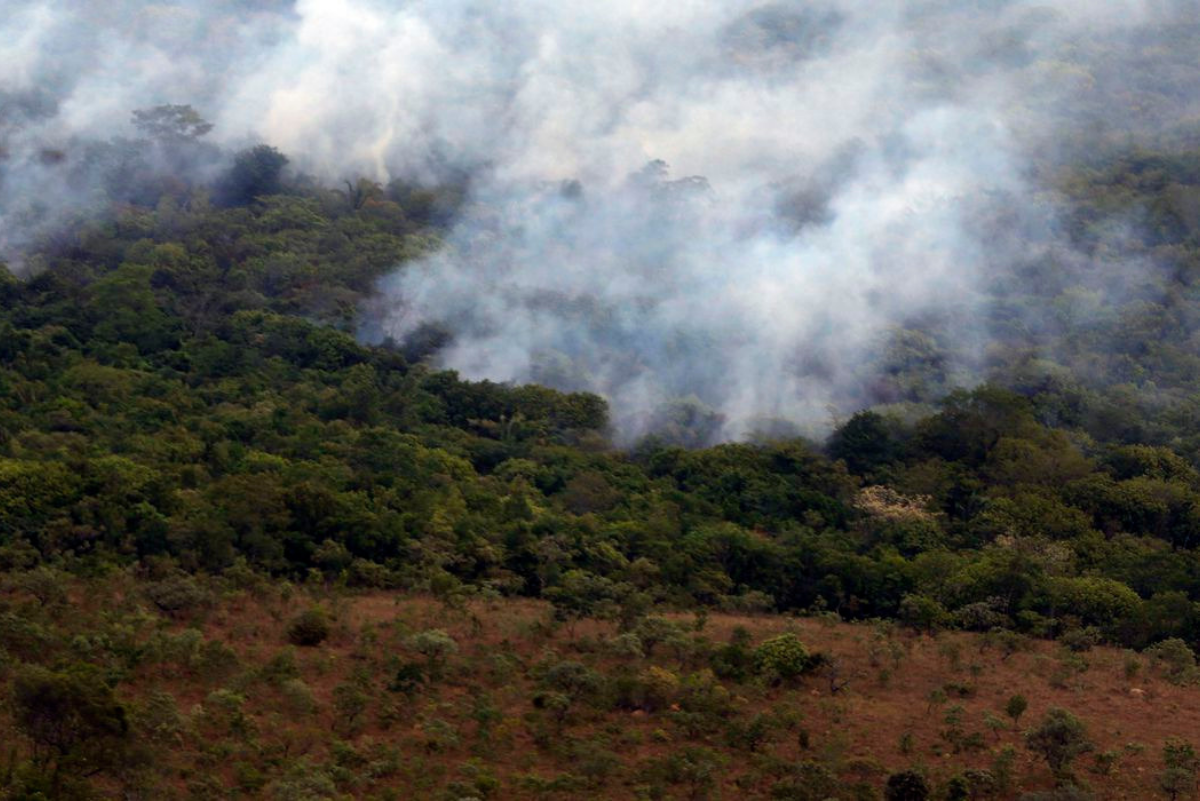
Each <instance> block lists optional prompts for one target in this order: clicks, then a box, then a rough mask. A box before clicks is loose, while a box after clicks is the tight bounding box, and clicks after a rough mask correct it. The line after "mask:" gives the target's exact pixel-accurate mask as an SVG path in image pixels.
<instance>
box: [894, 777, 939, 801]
mask: <svg viewBox="0 0 1200 801" xmlns="http://www.w3.org/2000/svg"><path fill="white" fill-rule="evenodd" d="M883 797H884V798H885V799H887V801H925V800H926V799H927V798H929V782H927V781H925V777H924V776H922V775H921V774H920V773H918V772H917V771H915V770H902V771H900V772H899V773H893V774H892V775H891V776H888V780H887V784H886V785H884V788H883Z"/></svg>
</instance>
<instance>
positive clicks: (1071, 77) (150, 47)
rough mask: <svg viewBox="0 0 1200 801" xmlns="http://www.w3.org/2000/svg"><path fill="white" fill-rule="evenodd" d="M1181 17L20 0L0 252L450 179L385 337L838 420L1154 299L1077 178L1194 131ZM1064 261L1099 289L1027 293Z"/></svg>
mask: <svg viewBox="0 0 1200 801" xmlns="http://www.w3.org/2000/svg"><path fill="white" fill-rule="evenodd" d="M1190 5H1191V4H1189V3H1186V2H1167V1H1164V2H1134V1H1133V0H1120V1H1119V2H1106V3H1103V4H1096V3H1089V2H1081V1H1080V0H1057V2H1048V3H1047V2H1043V3H1034V2H1020V1H1018V0H1012V1H1006V0H993V1H991V2H969V3H950V2H941V1H940V0H924V1H919V0H893V1H892V2H884V3H870V4H862V3H849V2H836V1H831V2H775V3H753V2H732V0H713V1H710V2H700V1H697V2H686V3H673V4H667V5H662V6H653V7H647V5H646V4H644V3H607V4H603V6H602V7H598V6H596V4H592V3H583V2H566V3H562V2H559V3H544V2H527V3H518V4H503V5H501V6H498V5H496V4H492V3H474V2H464V1H463V0H455V1H454V2H407V3H400V4H395V3H381V2H379V3H377V2H368V1H367V0H302V1H301V2H296V3H253V4H250V3H236V2H222V3H199V2H179V3H161V4H147V3H134V2H116V3H106V4H83V5H81V4H78V3H69V2H57V3H56V2H36V3H34V2H17V3H15V4H14V5H13V7H12V13H10V14H8V15H7V19H6V21H4V22H0V33H2V34H3V40H4V41H5V42H7V43H8V44H6V46H5V47H6V50H5V52H4V53H3V59H4V63H5V64H6V66H7V67H8V69H6V70H5V73H4V76H3V77H2V78H0V107H2V109H3V115H2V116H3V121H2V122H0V152H2V153H3V159H2V160H0V170H2V181H3V189H4V199H3V201H0V246H4V249H5V250H6V251H8V252H9V253H10V254H13V255H10V256H9V258H10V260H11V261H12V262H13V263H14V264H19V262H20V258H19V255H16V254H19V251H20V249H21V247H22V246H23V245H25V244H28V242H29V241H30V236H31V233H32V232H35V231H49V230H52V229H53V227H54V226H56V225H60V224H61V223H62V222H63V221H64V220H65V219H68V218H69V217H70V215H72V214H85V213H89V214H90V213H92V212H93V210H94V209H95V208H96V207H97V205H98V204H102V203H103V202H105V201H108V200H112V199H116V200H119V201H126V202H135V203H142V204H147V203H149V204H151V205H153V203H154V202H155V201H156V200H157V198H158V197H161V196H162V195H163V194H164V193H166V194H169V193H170V192H171V191H173V190H172V186H171V184H172V181H176V180H178V179H179V177H180V176H185V177H186V178H187V179H188V180H192V181H196V182H200V183H206V184H208V185H210V186H212V188H213V189H212V197H213V199H214V200H216V201H217V202H218V203H225V204H236V203H246V202H250V201H251V200H252V199H253V197H254V196H255V195H256V193H258V194H270V193H272V192H273V191H275V190H277V189H278V188H279V185H278V178H279V175H280V170H281V169H282V167H283V162H282V161H280V159H284V158H286V159H288V160H290V167H292V168H294V169H295V170H296V171H297V174H310V175H314V176H316V179H317V180H318V181H323V182H325V183H327V184H329V185H335V186H336V185H338V184H339V183H340V182H342V181H343V180H345V179H347V178H349V179H351V182H353V181H354V180H356V179H357V176H360V175H365V176H367V177H368V178H370V179H372V180H375V181H378V182H380V184H386V183H387V182H389V181H392V180H394V179H401V180H403V181H405V182H408V183H411V184H413V185H432V184H435V183H444V182H447V181H451V182H454V183H457V184H459V185H462V186H467V187H469V192H468V195H467V198H466V200H467V202H466V203H465V205H463V206H462V207H461V209H460V210H459V213H458V214H457V215H456V217H455V218H454V221H453V224H452V225H451V227H450V230H449V231H448V233H447V235H446V245H445V247H444V248H442V249H440V250H439V251H437V252H436V253H434V254H433V255H431V256H429V257H427V258H426V259H424V260H422V261H419V262H416V263H409V264H404V265H397V269H396V271H395V272H394V273H393V274H392V276H391V277H389V278H388V279H387V280H385V281H384V282H382V283H381V284H380V288H379V292H378V295H377V297H376V298H375V299H374V301H373V302H372V303H371V304H369V305H368V307H367V313H366V314H365V315H364V316H363V318H362V320H361V328H360V334H361V335H362V336H363V337H364V338H365V339H367V340H369V341H381V340H383V339H385V338H391V339H393V340H395V341H397V342H399V343H401V344H406V347H407V348H409V349H410V350H411V349H412V348H416V349H417V350H420V351H422V352H425V353H427V354H428V355H429V356H431V358H433V359H434V360H435V361H436V362H437V363H438V364H440V365H442V366H445V367H448V368H452V369H456V370H458V371H459V372H460V373H462V374H463V375H464V376H466V377H468V378H490V379H493V380H501V381H517V382H525V381H537V382H540V383H545V384H547V385H550V386H554V387H558V388H562V389H570V390H576V389H587V390H592V391H596V392H599V393H601V394H603V395H605V396H606V397H608V398H609V399H610V401H611V404H612V410H613V411H612V417H613V421H614V424H615V426H616V430H617V433H618V435H619V436H620V437H621V438H623V439H624V440H626V441H629V440H631V439H633V438H635V437H637V436H638V435H641V434H644V433H647V432H649V431H654V430H658V431H662V430H667V431H674V432H676V436H677V438H678V439H680V440H681V441H687V442H690V443H693V444H704V443H706V442H711V441H715V440H721V439H728V438H742V437H746V436H748V435H751V434H753V433H755V432H767V433H775V434H778V433H788V432H796V431H802V432H805V433H817V434H819V433H824V431H825V430H826V427H827V426H828V425H829V424H830V423H831V410H833V413H834V414H838V413H848V412H850V411H853V410H855V409H858V408H862V407H864V406H869V405H873V404H880V403H885V404H886V403H927V402H932V401H934V400H936V399H937V398H939V397H940V396H941V395H942V394H944V393H945V392H946V391H947V390H948V389H950V388H952V387H953V386H956V385H971V384H973V383H976V382H977V381H979V380H981V378H984V377H987V376H989V375H991V374H992V373H993V372H994V371H995V370H997V369H1004V368H1007V367H1009V366H1010V365H997V364H995V363H994V360H991V359H990V358H989V347H988V345H989V343H990V342H993V341H994V340H995V339H996V338H997V337H1001V338H1003V337H1008V336H1010V335H1011V333H1012V331H1013V329H1014V328H1019V329H1021V330H1022V331H1026V332H1027V331H1029V330H1031V329H1032V330H1042V329H1045V328H1046V326H1048V325H1049V326H1050V327H1051V328H1055V327H1056V326H1059V323H1058V322H1057V319H1058V318H1057V317H1055V315H1056V314H1057V313H1058V307H1054V308H1053V309H1052V308H1050V304H1052V303H1055V302H1058V303H1059V306H1062V305H1064V304H1067V303H1068V302H1069V303H1070V305H1071V306H1072V309H1073V311H1072V312H1071V315H1073V317H1071V319H1070V321H1069V324H1070V325H1071V326H1078V325H1082V324H1085V323H1086V321H1087V320H1089V319H1091V318H1092V316H1094V315H1095V314H1100V313H1103V312H1104V311H1105V310H1106V309H1108V308H1109V307H1111V306H1112V305H1113V304H1114V303H1116V304H1118V305H1119V304H1125V303H1128V302H1130V301H1131V300H1137V301H1148V302H1154V301H1157V300H1160V299H1161V294H1162V293H1161V292H1160V291H1159V290H1158V289H1157V288H1156V287H1155V286H1154V283H1155V280H1154V276H1155V271H1156V270H1158V269H1159V268H1160V266H1161V260H1160V259H1158V258H1157V257H1156V256H1155V255H1154V254H1150V253H1146V252H1145V248H1143V247H1141V245H1140V237H1141V232H1142V229H1143V227H1144V225H1143V223H1144V221H1143V220H1142V219H1139V216H1138V214H1137V213H1136V212H1126V211H1122V212H1121V213H1120V214H1117V215H1114V214H1111V213H1109V214H1108V218H1107V219H1108V221H1107V223H1106V226H1107V230H1106V231H1104V232H1103V233H1102V234H1101V235H1100V237H1101V238H1103V240H1104V246H1103V247H1097V246H1096V242H1095V241H1088V242H1081V241H1080V239H1079V237H1078V236H1076V234H1077V233H1078V231H1074V230H1072V229H1071V227H1070V223H1071V221H1069V220H1064V213H1063V210H1062V206H1063V196H1064V191H1069V187H1066V189H1065V190H1064V186H1063V181H1062V175H1061V168H1062V167H1063V166H1064V165H1069V164H1071V165H1073V164H1077V163H1079V162H1080V161H1081V160H1083V161H1085V160H1086V159H1088V158H1092V157H1095V156H1096V155H1097V154H1098V153H1102V152H1111V151H1113V150H1115V149H1120V148H1129V147H1131V146H1133V145H1136V144H1138V143H1147V144H1156V145H1161V144H1163V143H1164V142H1165V143H1167V144H1168V145H1170V144H1172V143H1179V142H1186V141H1188V138H1189V137H1193V138H1194V136H1195V125H1194V120H1195V116H1196V113H1197V97H1200V93H1198V92H1197V88H1198V87H1197V73H1196V72H1195V70H1193V69H1190V68H1189V67H1188V66H1187V65H1188V60H1189V59H1190V58H1191V54H1192V53H1194V47H1192V46H1191V45H1194V43H1195V41H1196V23H1195V22H1194V20H1193V19H1192V18H1191V16H1190V15H1189V14H1188V11H1189V7H1190ZM133 109H139V110H143V111H142V113H143V114H148V113H153V110H154V109H158V112H157V113H158V116H159V118H158V119H152V118H148V117H145V116H142V117H135V118H134V119H132V120H131V119H130V112H131V110H133ZM189 114H192V115H195V118H194V119H193V118H189V117H188V115H189ZM1189 126H1190V127H1189ZM272 148H278V150H272ZM131 176H132V179H131ZM351 190H353V186H351ZM1180 203H1182V205H1183V206H1184V207H1187V208H1190V207H1191V206H1188V205H1187V204H1189V203H1191V204H1192V206H1194V205H1195V203H1194V197H1193V196H1192V195H1189V194H1187V193H1186V192H1185V193H1184V195H1182V196H1181V200H1180ZM1104 211H1106V212H1111V211H1112V210H1111V209H1110V210H1104ZM1194 218H1195V215H1194V214H1193V215H1192V217H1191V218H1190V219H1192V220H1193V224H1194V222H1195V220H1194ZM1187 219H1189V218H1187V216H1186V215H1184V224H1186V220H1187ZM1131 241H1132V242H1134V245H1133V246H1132V247H1131V246H1130V242H1131ZM1048 263H1053V264H1055V265H1060V266H1064V265H1065V269H1068V270H1071V271H1073V274H1074V275H1076V276H1078V277H1079V280H1078V281H1076V282H1074V284H1073V285H1074V286H1075V287H1076V289H1078V290H1079V291H1082V292H1085V293H1089V292H1090V293H1093V294H1091V295H1088V296H1087V297H1086V298H1081V297H1073V298H1068V299H1066V300H1063V299H1062V298H1059V297H1058V294H1059V293H1058V292H1056V291H1054V288H1047V292H1048V293H1049V294H1046V295H1044V296H1043V295H1039V296H1038V297H1036V302H1034V303H1031V304H1026V305H1025V306H1023V307H1022V308H1014V307H1013V305H1012V304H1011V303H1010V299H1011V295H1012V292H1013V290H1014V289H1017V288H1020V287H1021V286H1022V285H1023V283H1022V279H1021V275H1022V273H1021V270H1027V269H1033V268H1036V267H1037V266H1038V265H1045V264H1048ZM1035 294H1036V293H1035ZM997 299H1000V301H999V302H998V300H997ZM1061 333H1062V331H1061V330H1053V331H1050V332H1049V335H1050V336H1053V337H1058V336H1059V335H1060V334H1061ZM421 343H425V344H421ZM430 343H433V344H432V345H430ZM1034 344H1035V345H1036V347H1038V348H1040V349H1041V352H1039V354H1038V355H1039V356H1044V357H1047V358H1049V359H1050V361H1052V362H1054V361H1056V360H1058V361H1062V360H1067V361H1069V355H1068V354H1062V353H1059V352H1057V345H1053V346H1048V345H1047V344H1046V342H1039V343H1034ZM1047 348H1049V350H1050V352H1046V350H1047ZM914 365H917V366H919V367H920V368H921V372H922V376H923V377H922V379H921V380H920V381H913V380H910V378H909V376H908V373H909V372H911V370H910V368H912V367H913V366H914ZM1069 366H1070V367H1072V368H1074V367H1076V366H1077V365H1069Z"/></svg>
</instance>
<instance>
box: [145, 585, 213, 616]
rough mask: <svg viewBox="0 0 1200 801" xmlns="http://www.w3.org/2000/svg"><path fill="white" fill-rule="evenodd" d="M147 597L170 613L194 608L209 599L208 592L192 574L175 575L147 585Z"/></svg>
mask: <svg viewBox="0 0 1200 801" xmlns="http://www.w3.org/2000/svg"><path fill="white" fill-rule="evenodd" d="M146 597H147V598H149V599H150V601H151V602H152V603H153V604H154V605H155V606H157V607H158V608H159V609H161V610H162V611H163V612H166V613H167V614H169V615H177V614H180V613H182V612H186V611H188V610H190V609H194V608H196V607H198V606H200V605H201V604H203V603H204V602H205V601H207V600H208V594H207V593H206V592H205V591H204V590H203V589H202V588H201V587H200V585H198V584H197V583H196V580H195V579H193V578H192V577H191V576H175V577H173V578H169V579H165V580H163V581H157V582H155V583H153V584H151V585H150V586H148V587H146Z"/></svg>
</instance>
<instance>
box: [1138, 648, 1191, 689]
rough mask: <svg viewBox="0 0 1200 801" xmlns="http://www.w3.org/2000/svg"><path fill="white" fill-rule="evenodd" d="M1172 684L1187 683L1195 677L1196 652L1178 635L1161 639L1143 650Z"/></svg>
mask: <svg viewBox="0 0 1200 801" xmlns="http://www.w3.org/2000/svg"><path fill="white" fill-rule="evenodd" d="M1144 653H1145V654H1146V656H1148V657H1150V658H1151V659H1152V660H1153V661H1154V664H1156V665H1157V666H1158V667H1159V669H1160V670H1161V671H1162V673H1163V675H1164V676H1165V677H1166V679H1167V681H1169V682H1171V683H1172V684H1187V683H1188V682H1191V681H1194V680H1195V678H1196V654H1195V653H1193V652H1192V649H1191V648H1189V647H1188V644H1187V643H1185V642H1184V641H1183V640H1181V639H1179V638H1178V637H1172V638H1171V639H1169V640H1163V641H1162V642H1160V643H1158V644H1157V645H1154V646H1151V647H1150V648H1147V649H1146V650H1145V652H1144Z"/></svg>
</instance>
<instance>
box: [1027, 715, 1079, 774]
mask: <svg viewBox="0 0 1200 801" xmlns="http://www.w3.org/2000/svg"><path fill="white" fill-rule="evenodd" d="M1025 745H1026V746H1027V747H1028V748H1029V750H1030V751H1033V752H1035V753H1037V754H1039V755H1040V756H1041V757H1042V758H1043V759H1045V760H1046V764H1047V765H1049V766H1050V770H1052V771H1053V772H1054V775H1055V776H1056V777H1057V778H1059V779H1060V780H1061V779H1064V778H1066V777H1067V776H1069V773H1068V771H1069V768H1070V766H1071V762H1073V761H1074V760H1075V757H1077V756H1079V755H1080V754H1084V753H1087V752H1088V751H1091V750H1092V748H1093V745H1092V742H1091V741H1090V740H1089V739H1088V737H1087V729H1086V727H1085V726H1084V725H1083V722H1082V721H1080V720H1079V718H1077V717H1075V716H1074V715H1072V714H1071V713H1070V712H1068V711H1067V710H1065V709H1058V708H1054V709H1051V710H1049V711H1048V712H1047V713H1046V715H1045V717H1043V718H1042V722H1041V723H1039V724H1038V726H1037V727H1036V728H1034V729H1031V730H1029V731H1027V732H1026V733H1025Z"/></svg>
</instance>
